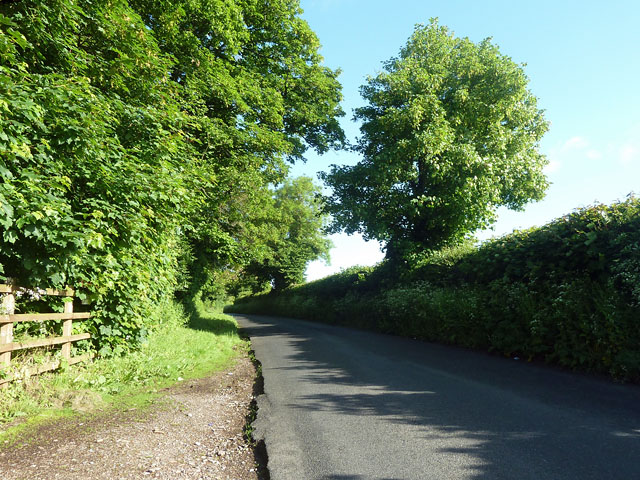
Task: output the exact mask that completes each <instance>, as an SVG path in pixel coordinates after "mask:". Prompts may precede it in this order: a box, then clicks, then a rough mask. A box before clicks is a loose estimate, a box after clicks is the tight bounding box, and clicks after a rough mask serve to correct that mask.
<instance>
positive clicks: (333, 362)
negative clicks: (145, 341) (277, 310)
mask: <svg viewBox="0 0 640 480" xmlns="http://www.w3.org/2000/svg"><path fill="white" fill-rule="evenodd" d="M235 318H236V319H237V321H238V323H239V324H240V326H241V327H242V328H243V329H244V330H245V332H246V333H247V334H248V335H249V336H250V337H251V341H252V345H253V349H254V351H255V353H256V357H257V358H258V360H260V362H262V370H263V375H264V386H265V393H264V395H261V396H260V397H259V398H258V408H259V410H258V419H257V421H256V424H255V426H256V432H255V435H256V437H257V438H263V439H264V441H265V445H266V448H267V452H268V455H269V465H268V467H269V470H270V473H271V478H272V480H312V479H327V480H329V479H330V480H360V479H363V480H364V479H371V480H400V479H403V480H405V479H407V480H410V479H416V480H429V479H434V480H447V479H456V480H460V479H470V480H471V479H473V480H480V479H482V480H496V479H518V480H529V479H530V480H546V479H549V480H568V479H575V480H589V479H593V480H607V479H611V480H619V479H620V480H623V479H640V387H639V386H637V385H618V384H614V383H612V382H609V381H607V380H604V379H598V378H593V377H589V376H586V375H580V374H573V373H568V372H564V371H559V370H557V369H552V368H547V367H544V366H535V365H531V364H527V363H526V362H521V361H514V360H513V359H505V358H500V357H495V356H490V355H486V354H483V353H477V352H470V351H467V350H463V349H457V348H451V347H445V346H440V345H434V344H429V343H424V342H419V341H414V340H410V339H404V338H398V337H393V336H387V335H380V334H374V333H369V332H363V331H358V330H352V329H347V328H340V327H334V326H329V325H324V324H319V323H311V322H306V321H301V320H293V319H285V318H274V317H263V316H255V315H235Z"/></svg>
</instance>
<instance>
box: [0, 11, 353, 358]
mask: <svg viewBox="0 0 640 480" xmlns="http://www.w3.org/2000/svg"><path fill="white" fill-rule="evenodd" d="M299 14H300V10H299V7H298V3H297V2H296V1H290V0H277V1H269V2H266V1H263V0H231V1H226V0H180V1H171V2H170V1H165V0H160V1H156V0H153V1H151V0H130V1H122V0H115V1H110V2H93V1H89V0H80V1H75V0H47V1H44V0H25V1H22V2H3V3H1V4H0V60H1V61H0V177H2V182H0V227H1V231H0V233H1V234H2V235H0V244H1V246H2V248H1V249H0V271H2V272H4V273H3V275H7V276H11V277H14V278H16V279H17V281H18V282H20V283H22V284H26V285H33V286H45V287H46V286H63V285H64V284H67V283H69V284H72V285H73V286H75V287H77V288H78V289H79V290H80V295H81V296H82V297H84V298H87V299H91V301H92V309H93V310H94V312H95V315H94V317H92V319H91V320H90V322H89V323H88V326H89V328H90V330H91V332H92V334H93V337H92V338H94V339H95V340H96V343H97V344H98V345H97V346H99V347H100V348H101V349H102V351H103V352H112V353H113V352H118V351H122V350H123V349H124V348H127V347H128V346H135V345H136V343H137V342H140V341H142V340H143V339H144V338H145V335H146V331H147V330H148V329H149V327H150V326H149V324H148V323H149V322H150V320H149V319H148V315H147V312H148V311H149V309H150V307H151V305H153V304H154V303H156V302H158V301H159V300H161V299H163V298H171V297H172V296H173V294H174V291H175V290H176V288H177V287H178V286H180V289H182V290H186V289H187V286H186V285H185V284H186V283H188V282H189V281H190V280H193V281H194V284H197V285H195V286H194V288H193V289H192V291H198V289H200V287H202V285H203V284H207V285H211V284H212V283H213V284H216V282H217V280H218V278H219V277H223V276H225V275H227V276H228V275H230V273H229V272H237V271H240V270H241V269H242V268H243V267H244V266H246V265H248V264H249V263H251V262H257V263H260V262H263V261H265V260H266V259H267V258H271V259H273V258H275V256H274V255H275V254H274V253H273V252H274V249H275V248H276V244H277V241H276V240H277V239H278V238H279V235H281V234H282V228H283V227H282V226H280V224H279V223H278V221H279V220H276V219H281V218H285V217H286V218H288V221H289V222H290V223H291V222H294V220H292V219H291V218H290V217H287V215H290V214H284V213H282V214H281V213H278V211H277V208H279V207H276V206H275V200H274V199H273V198H272V197H273V195H272V194H273V191H272V190H271V189H270V185H275V184H277V183H279V182H281V181H282V180H283V178H284V177H285V176H286V173H287V163H286V161H287V160H295V159H298V158H301V157H302V155H303V154H304V151H305V150H306V149H307V148H309V147H312V148H315V149H316V150H318V151H324V150H326V149H327V148H333V147H337V146H340V145H341V142H342V140H343V133H342V130H341V129H340V127H339V126H338V124H337V120H336V117H337V116H339V115H340V114H341V113H342V112H341V110H340V107H339V101H340V85H339V84H338V82H337V80H336V77H337V72H334V71H331V70H329V69H326V68H325V67H322V66H321V64H320V62H321V58H320V56H319V55H318V53H317V50H318V47H319V44H318V41H317V39H316V38H315V35H314V34H313V32H311V30H310V29H309V27H308V25H307V24H306V23H305V22H304V21H303V20H302V19H300V18H299ZM263 207H266V208H263ZM301 218H302V217H301ZM304 218H305V219H307V217H304ZM308 225H310V226H311V227H313V228H316V226H317V225H316V224H315V223H313V222H312V221H310V222H308ZM307 233H308V236H309V237H310V238H311V237H313V235H314V234H315V235H317V231H316V232H315V233H314V232H307ZM313 238H315V237H313ZM274 242H275V243H274ZM319 243H320V244H321V243H322V242H320V241H319ZM278 245H279V244H278ZM278 248H280V247H279V246H278ZM318 248H319V249H320V250H322V248H321V247H318ZM284 250H285V251H286V250H287V249H284ZM321 253H322V252H319V250H318V249H316V248H315V246H314V247H313V248H311V247H309V248H308V249H307V250H305V253H304V255H298V253H296V254H295V255H294V254H291V255H290V257H291V258H295V259H296V260H295V262H293V261H292V262H293V263H291V262H290V263H291V264H287V267H286V268H287V271H294V270H296V269H297V270H300V268H302V267H300V265H304V263H305V261H306V260H304V258H310V256H311V257H313V256H314V255H320V254H321ZM314 258H315V257H314ZM296 262H297V263H296ZM301 262H302V263H301ZM292 265H293V266H292ZM297 270H296V271H297ZM298 274H299V272H298V273H296V274H295V275H298ZM296 278H297V277H296ZM216 285H217V286H219V285H220V283H218V284H216ZM225 285H226V284H225Z"/></svg>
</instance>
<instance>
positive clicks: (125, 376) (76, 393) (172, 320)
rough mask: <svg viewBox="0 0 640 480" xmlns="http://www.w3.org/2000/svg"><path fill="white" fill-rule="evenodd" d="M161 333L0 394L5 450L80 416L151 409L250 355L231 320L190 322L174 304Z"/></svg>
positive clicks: (201, 312) (200, 317)
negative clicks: (166, 395) (173, 390)
mask: <svg viewBox="0 0 640 480" xmlns="http://www.w3.org/2000/svg"><path fill="white" fill-rule="evenodd" d="M152 315H155V316H157V318H158V319H159V322H158V323H157V325H158V327H157V328H156V329H155V330H154V331H153V332H152V333H151V335H150V336H149V340H148V342H147V343H146V344H144V346H143V347H142V348H141V349H140V350H139V351H135V352H131V353H129V354H127V355H126V356H123V357H114V358H103V359H97V360H95V361H93V362H91V363H87V364H79V365H75V366H73V367H69V368H67V369H65V370H62V371H59V372H56V373H48V374H44V375H40V376H38V377H32V378H30V379H27V380H25V381H21V382H14V383H12V384H10V386H9V387H8V388H6V389H4V390H0V444H3V445H7V444H11V443H13V441H14V440H15V439H16V438H17V437H18V436H19V435H21V434H22V433H25V431H28V430H29V429H30V428H31V427H33V426H35V425H38V424H41V423H43V422H46V421H50V420H52V419H56V418H61V417H64V416H69V415H73V414H74V413H76V412H92V411H96V410H100V411H104V410H105V409H121V408H131V407H136V408H143V407H145V406H148V405H150V403H151V402H152V401H153V399H154V398H156V397H157V396H158V391H159V389H161V388H164V387H168V386H170V385H172V384H175V383H177V382H179V381H182V380H187V379H192V378H199V377H203V376H206V375H207V374H210V373H213V372H216V371H219V370H222V369H224V368H226V367H228V366H229V365H231V364H233V362H234V360H235V358H236V357H237V356H238V355H239V354H240V353H241V352H244V351H246V348H247V347H246V345H247V344H246V341H244V340H243V339H241V338H240V337H239V336H238V331H237V324H236V322H235V320H234V319H233V318H232V317H229V316H227V315H223V314H218V313H212V312H208V311H205V309H204V308H202V307H200V308H198V309H196V310H194V311H193V312H192V313H191V315H190V317H189V318H187V316H186V315H185V313H184V310H183V309H182V308H181V307H180V306H179V305H177V304H175V303H168V304H164V305H161V306H158V307H157V311H155V312H152Z"/></svg>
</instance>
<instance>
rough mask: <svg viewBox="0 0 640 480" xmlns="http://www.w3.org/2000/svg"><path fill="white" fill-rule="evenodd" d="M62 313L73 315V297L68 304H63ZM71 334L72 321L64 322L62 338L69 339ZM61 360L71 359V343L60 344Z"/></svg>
mask: <svg viewBox="0 0 640 480" xmlns="http://www.w3.org/2000/svg"><path fill="white" fill-rule="evenodd" d="M64 313H73V297H72V298H71V301H70V302H64ZM72 333H73V319H69V320H65V321H64V323H63V324H62V336H63V337H70V336H71V334H72ZM62 358H65V359H66V360H69V359H70V358H71V342H67V343H63V344H62Z"/></svg>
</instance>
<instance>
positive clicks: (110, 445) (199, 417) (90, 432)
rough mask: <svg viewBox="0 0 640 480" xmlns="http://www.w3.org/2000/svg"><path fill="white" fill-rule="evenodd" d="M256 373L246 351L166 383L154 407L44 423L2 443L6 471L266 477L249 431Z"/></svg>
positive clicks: (50, 475) (7, 478) (29, 475)
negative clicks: (218, 366) (231, 361)
mask: <svg viewBox="0 0 640 480" xmlns="http://www.w3.org/2000/svg"><path fill="white" fill-rule="evenodd" d="M254 379H255V368H254V366H253V365H252V363H251V361H250V360H249V359H248V358H247V357H246V356H242V357H241V358H239V359H238V360H237V362H236V364H235V365H234V366H233V368H231V369H228V370H226V371H223V372H219V373H217V374H215V375H212V376H210V377H206V378H202V379H196V380H188V381H184V382H181V383H179V384H178V385H176V386H173V387H170V388H168V389H165V390H163V391H161V395H160V397H159V398H158V399H157V400H156V401H155V402H154V405H153V406H151V407H150V408H148V409H144V410H136V409H131V410H128V411H124V412H103V413H100V412H98V413H96V412H93V413H91V414H84V415H78V416H74V417H72V418H69V419H64V420H60V421H56V422H53V423H50V424H46V425H43V426H41V427H39V428H37V429H36V430H35V431H32V432H30V433H29V434H28V436H25V437H23V438H21V439H20V441H18V442H17V443H16V444H15V445H14V446H11V447H7V446H0V478H1V479H3V480H25V479H29V480H51V479H58V478H60V479H62V478H64V479H70V480H72V479H78V480H80V479H82V480H85V479H88V478H91V479H109V480H114V479H145V478H159V479H172V480H173V479H203V480H204V479H220V480H222V479H228V480H232V479H233V480H264V479H265V477H266V476H268V473H267V472H266V469H265V468H260V474H259V472H258V465H257V464H256V456H255V455H256V454H255V452H254V448H253V447H252V446H251V445H250V444H248V443H247V441H246V439H245V438H244V427H245V424H246V422H247V415H248V414H249V409H250V404H251V401H252V399H253V397H254V391H253V389H254Z"/></svg>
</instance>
